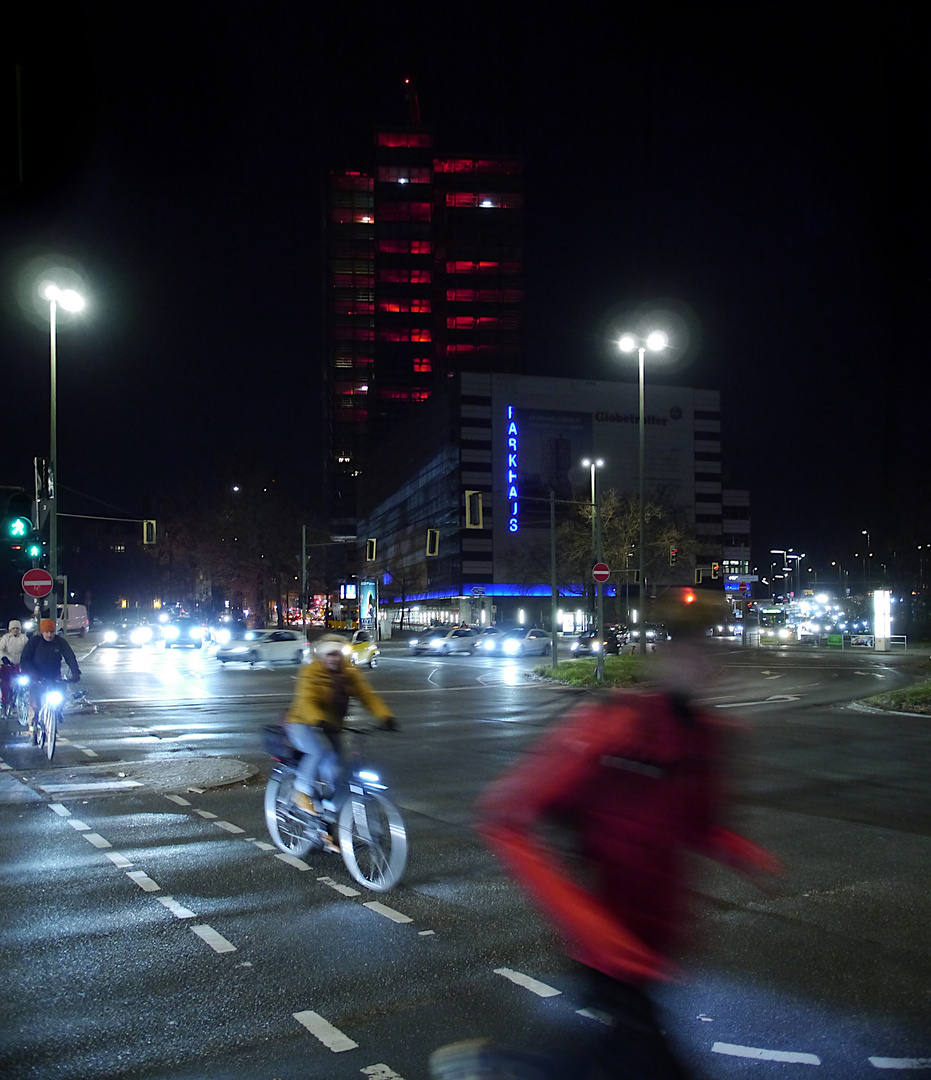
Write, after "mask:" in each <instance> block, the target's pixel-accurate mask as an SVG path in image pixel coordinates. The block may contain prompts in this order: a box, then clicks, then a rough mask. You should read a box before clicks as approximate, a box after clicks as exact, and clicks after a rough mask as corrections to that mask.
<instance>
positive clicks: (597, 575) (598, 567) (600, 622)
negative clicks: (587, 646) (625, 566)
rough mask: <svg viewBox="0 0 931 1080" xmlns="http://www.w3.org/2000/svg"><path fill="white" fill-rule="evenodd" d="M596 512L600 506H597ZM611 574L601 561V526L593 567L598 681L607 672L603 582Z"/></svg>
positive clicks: (606, 565)
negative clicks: (596, 559)
mask: <svg viewBox="0 0 931 1080" xmlns="http://www.w3.org/2000/svg"><path fill="white" fill-rule="evenodd" d="M595 514H596V516H597V514H598V507H597V505H596V506H595ZM610 576H611V571H610V569H609V568H608V564H607V563H603V562H602V561H601V528H600V527H599V529H598V562H596V563H595V565H594V566H593V567H592V577H593V578H594V579H595V603H596V610H595V632H596V633H597V635H598V654H597V656H596V657H595V678H596V680H597V681H598V682H601V681H602V680H603V679H604V673H605V650H604V644H605V642H604V636H605V627H604V590H603V589H602V584H603V583H604V582H605V581H607V580H608V578H609V577H610Z"/></svg>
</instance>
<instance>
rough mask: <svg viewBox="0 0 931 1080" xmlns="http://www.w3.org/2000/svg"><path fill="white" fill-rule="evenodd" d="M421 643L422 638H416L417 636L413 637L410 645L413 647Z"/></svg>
mask: <svg viewBox="0 0 931 1080" xmlns="http://www.w3.org/2000/svg"><path fill="white" fill-rule="evenodd" d="M419 644H420V638H415V637H412V638H411V640H410V646H411V648H412V649H413V648H414V646H415V645H419Z"/></svg>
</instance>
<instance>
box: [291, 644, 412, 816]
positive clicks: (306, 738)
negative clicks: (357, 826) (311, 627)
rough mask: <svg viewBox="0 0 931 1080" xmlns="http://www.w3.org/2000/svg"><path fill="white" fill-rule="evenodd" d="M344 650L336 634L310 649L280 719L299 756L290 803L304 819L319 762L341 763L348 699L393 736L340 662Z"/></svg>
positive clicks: (382, 710) (387, 720) (377, 705)
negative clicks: (310, 657)
mask: <svg viewBox="0 0 931 1080" xmlns="http://www.w3.org/2000/svg"><path fill="white" fill-rule="evenodd" d="M345 647H346V640H345V638H342V637H340V636H339V635H338V634H324V635H323V637H322V638H320V640H319V641H318V642H317V643H316V645H315V647H314V660H313V663H311V664H306V665H305V666H304V667H302V668H301V670H300V672H299V673H298V676H297V689H296V690H295V693H294V700H293V701H292V702H291V707H290V708H289V709H288V711H287V714H286V715H285V729H286V731H287V734H288V738H289V739H290V740H291V743H292V744H293V746H294V747H295V749H297V750H300V751H301V753H302V754H303V755H304V756H303V758H302V759H301V762H300V764H299V765H298V767H297V779H296V780H295V782H294V788H295V791H296V795H295V800H294V801H295V803H296V805H297V806H298V807H299V808H300V809H301V810H305V811H307V812H308V813H316V812H317V811H316V808H315V807H314V805H313V802H312V799H311V796H312V795H316V794H317V777H318V773H319V771H320V766H321V764H322V763H323V760H324V758H325V757H329V758H330V760H331V761H332V762H334V763H335V762H336V761H337V760H341V758H342V755H341V750H342V746H341V743H342V739H341V733H342V730H343V726H344V724H345V719H346V712H347V710H348V709H349V701H350V699H351V698H357V699H358V700H359V701H361V702H362V704H363V705H364V706H365V707H366V708H367V709H368V711H369V712H370V713H372V715H373V716H374V717H375V719H376V720H377V721H378V723H379V724H380V725H381V726H382V727H383V728H385V729H386V730H387V731H398V730H399V729H398V722H397V721H396V720H395V718H394V715H393V714H392V712H391V710H390V709H389V708H388V706H387V705H386V704H385V702H384V701H383V700H382V699H381V698H380V697H379V696H378V694H376V693H375V691H374V690H373V689H372V688H371V687H370V686H369V684H368V682H367V681H366V679H365V676H363V674H362V673H361V672H360V671H359V670H358V669H357V668H355V667H354V666H353V665H352V664H350V663H349V662H348V660H347V659H346V654H345V652H344V649H345ZM333 779H335V776H334V777H333Z"/></svg>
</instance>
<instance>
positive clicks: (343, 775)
mask: <svg viewBox="0 0 931 1080" xmlns="http://www.w3.org/2000/svg"><path fill="white" fill-rule="evenodd" d="M343 730H344V731H345V732H346V733H347V734H348V735H349V736H352V737H353V738H352V742H351V743H350V744H349V746H348V752H347V755H346V760H345V761H344V762H343V763H342V768H341V769H340V771H339V775H338V776H336V778H335V780H334V782H333V783H332V784H324V783H321V786H322V788H323V797H322V800H321V802H320V813H319V814H310V813H308V812H307V811H305V810H301V809H299V808H298V807H297V806H296V805H295V803H294V795H295V789H294V781H295V780H296V779H297V764H298V762H299V761H300V759H301V754H300V753H299V752H298V751H297V750H295V749H294V747H293V746H292V745H291V743H290V742H289V741H288V737H287V734H286V733H285V730H284V728H283V727H282V726H279V725H272V726H269V727H266V729H265V748H266V750H267V751H268V752H269V753H270V754H271V756H272V758H273V759H274V761H275V762H276V765H275V767H274V768H273V770H272V774H271V776H270V777H269V780H268V784H267V786H266V788H265V823H266V825H267V827H268V833H269V836H270V837H271V838H272V840H273V841H274V844H275V847H277V848H279V849H280V850H281V851H284V852H286V853H287V854H289V855H295V856H297V857H298V858H301V857H302V856H304V855H306V854H307V853H308V852H309V851H311V849H316V850H332V849H330V848H329V847H328V846H327V843H326V842H327V840H328V839H329V838H330V837H332V838H333V840H335V841H336V843H337V844H338V848H337V849H336V850H338V851H339V854H340V855H341V856H342V859H343V862H344V863H345V864H346V869H347V870H348V871H349V873H350V874H351V875H352V877H353V879H354V880H355V881H357V882H358V883H359V884H360V885H362V886H364V887H365V888H366V889H371V890H372V892H387V891H388V890H389V889H393V888H394V886H395V885H397V884H398V882H399V881H400V880H401V877H402V875H403V874H404V869H405V867H406V865H407V830H406V829H405V827H404V819H403V818H402V817H401V812H400V811H399V810H398V808H397V807H396V806H395V805H394V803H393V802H391V800H390V799H389V798H388V796H387V795H386V794H385V792H386V790H387V789H386V787H385V785H384V784H383V783H382V782H381V780H380V778H379V776H378V774H377V773H375V772H374V771H373V770H372V769H370V768H368V767H367V766H366V764H365V763H364V762H363V760H362V755H361V752H360V750H359V746H358V743H359V739H360V737H361V736H365V735H368V734H369V732H366V731H361V730H360V729H358V728H344V729H343Z"/></svg>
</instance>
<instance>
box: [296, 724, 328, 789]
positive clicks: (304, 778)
mask: <svg viewBox="0 0 931 1080" xmlns="http://www.w3.org/2000/svg"><path fill="white" fill-rule="evenodd" d="M285 728H286V729H287V732H288V738H289V739H290V740H291V745H292V746H294V748H295V749H296V750H300V752H301V753H302V754H303V755H304V756H303V757H302V758H301V760H300V762H299V764H298V766H297V779H296V780H295V781H294V787H295V789H296V790H297V791H303V792H304V794H305V795H316V794H317V777H318V774H320V773H322V774H323V777H324V779H326V780H328V781H329V782H330V783H332V782H333V780H335V779H336V776H337V774H338V772H339V755H338V754H337V752H336V749H335V747H334V745H333V742H332V741H331V740H330V739H329V738H328V737H327V735H326V734H325V733H324V732H322V731H321V730H320V729H319V728H317V727H314V726H312V725H311V724H285Z"/></svg>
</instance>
